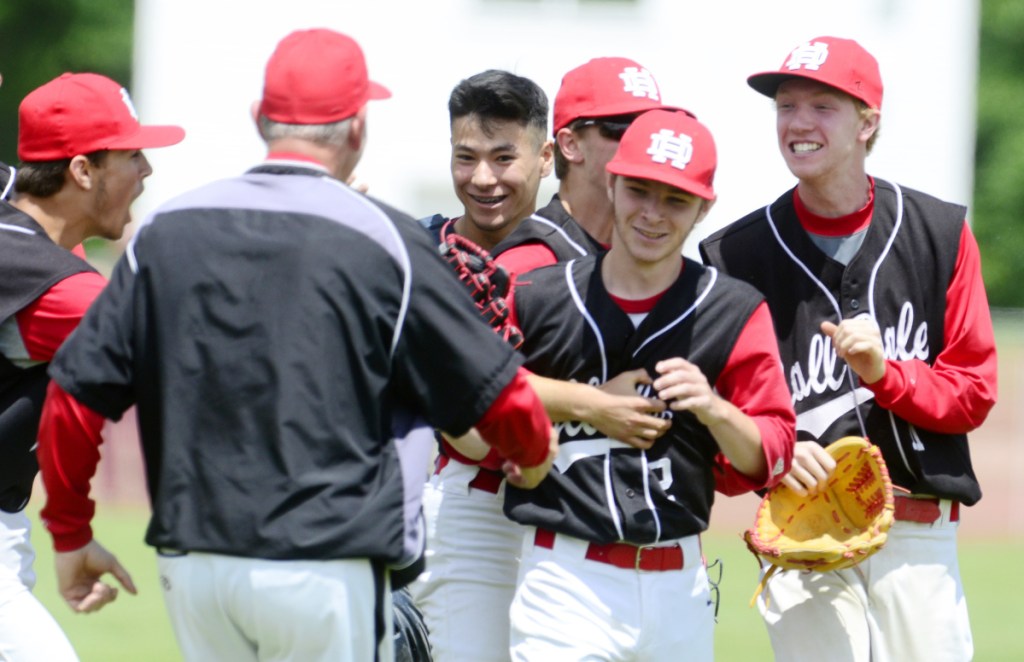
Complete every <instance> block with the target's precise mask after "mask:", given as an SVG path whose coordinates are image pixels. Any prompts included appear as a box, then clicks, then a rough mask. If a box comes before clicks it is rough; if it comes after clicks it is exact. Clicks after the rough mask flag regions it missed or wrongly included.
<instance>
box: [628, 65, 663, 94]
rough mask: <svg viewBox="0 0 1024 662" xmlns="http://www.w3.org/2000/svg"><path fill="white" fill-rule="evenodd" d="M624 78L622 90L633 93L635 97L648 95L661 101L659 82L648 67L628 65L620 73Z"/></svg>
mask: <svg viewBox="0 0 1024 662" xmlns="http://www.w3.org/2000/svg"><path fill="white" fill-rule="evenodd" d="M619 78H621V79H622V84H623V85H622V91H623V92H627V93H629V94H632V95H633V96H635V97H647V98H648V99H650V100H652V101H660V100H661V93H660V92H659V91H658V83H657V82H655V80H654V76H652V75H651V72H649V71H647V69H638V68H637V67H626V68H625V69H623V70H622V73H621V74H619Z"/></svg>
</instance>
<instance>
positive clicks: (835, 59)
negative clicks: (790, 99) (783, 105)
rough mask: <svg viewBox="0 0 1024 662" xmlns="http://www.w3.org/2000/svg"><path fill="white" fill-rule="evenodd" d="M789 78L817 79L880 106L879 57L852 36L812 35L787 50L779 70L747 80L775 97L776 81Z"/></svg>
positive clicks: (865, 101) (874, 105)
mask: <svg viewBox="0 0 1024 662" xmlns="http://www.w3.org/2000/svg"><path fill="white" fill-rule="evenodd" d="M790 78H808V79H810V80H816V81H818V82H819V83H824V84H825V85H829V86H831V87H834V88H836V89H838V90H840V91H842V92H845V93H847V94H849V95H850V96H852V97H854V98H856V99H860V100H861V101H863V102H864V103H866V104H867V105H868V106H869V107H870V108H874V109H875V110H881V109H882V74H881V72H879V70H878V61H877V60H876V59H875V58H874V56H872V55H871V53H868V52H867V51H866V50H864V47H863V46H861V45H860V44H858V43H857V42H855V41H853V40H852V39H840V38H838V37H817V38H815V39H812V40H810V41H808V42H806V43H803V44H801V45H799V46H797V47H796V48H794V49H793V50H792V51H790V53H789V55H788V56H786V59H785V60H784V61H783V62H782V66H781V67H779V69H778V71H765V72H762V73H759V74H754V75H753V76H750V77H749V78H747V83H748V84H749V85H750V87H752V88H754V89H755V90H757V91H758V92H760V93H761V94H764V95H765V96H769V97H772V98H773V99H774V98H775V92H776V91H777V90H778V88H779V85H781V84H782V83H783V81H786V80H789V79H790Z"/></svg>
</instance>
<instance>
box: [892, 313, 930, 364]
mask: <svg viewBox="0 0 1024 662" xmlns="http://www.w3.org/2000/svg"><path fill="white" fill-rule="evenodd" d="M911 340H912V341H913V344H911ZM882 346H883V348H884V349H885V358H887V359H896V360H897V361H909V360H911V359H920V360H922V361H927V360H928V357H929V356H930V355H931V351H930V350H929V348H928V322H927V321H925V322H921V323H920V324H918V325H917V328H916V329H915V328H914V306H912V305H911V303H910V302H909V301H907V302H905V303H904V304H903V308H902V309H901V310H900V319H899V322H898V323H897V325H896V326H895V327H891V326H887V327H886V328H884V329H882Z"/></svg>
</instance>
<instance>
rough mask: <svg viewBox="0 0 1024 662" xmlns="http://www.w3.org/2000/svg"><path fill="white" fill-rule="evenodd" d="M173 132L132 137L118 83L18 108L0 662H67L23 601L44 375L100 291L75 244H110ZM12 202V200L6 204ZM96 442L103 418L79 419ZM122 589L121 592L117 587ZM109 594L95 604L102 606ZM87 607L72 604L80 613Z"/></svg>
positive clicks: (0, 277)
mask: <svg viewBox="0 0 1024 662" xmlns="http://www.w3.org/2000/svg"><path fill="white" fill-rule="evenodd" d="M183 137H184V131H183V130H182V129H181V128H179V127H176V126H143V125H140V124H139V121H138V119H137V117H136V114H135V109H134V108H133V107H132V105H131V99H130V97H129V96H128V93H127V92H126V91H125V89H124V88H122V87H121V86H120V85H119V84H117V83H115V82H114V81H112V80H110V79H109V78H106V77H104V76H99V75H96V74H90V73H80V74H64V75H62V76H60V77H58V78H56V79H54V80H52V81H50V82H48V83H46V84H45V85H43V86H41V87H39V88H37V89H36V90H34V91H32V92H31V93H29V94H28V95H27V96H26V97H25V99H23V100H22V102H21V105H20V107H19V126H18V157H19V158H20V159H21V161H22V164H21V166H20V167H19V168H18V169H17V173H16V176H15V171H14V169H13V168H8V167H6V166H5V167H4V169H3V176H2V177H0V189H2V195H0V197H4V198H7V197H12V198H13V201H11V202H6V201H0V439H3V444H4V445H3V453H2V456H0V658H3V659H5V660H8V659H9V660H28V659H32V660H75V659H77V657H76V656H75V653H74V651H73V649H72V647H71V644H70V643H69V642H68V640H67V638H66V637H65V636H64V633H63V632H62V631H61V630H60V628H59V627H58V625H57V623H56V622H55V621H54V620H53V618H52V617H51V616H50V614H49V613H48V612H47V611H46V610H45V609H44V608H43V606H42V605H41V604H39V602H38V601H37V600H36V599H35V598H34V597H33V596H32V593H31V589H32V587H33V585H34V584H35V573H34V571H33V569H32V562H33V560H34V558H35V553H34V551H33V549H32V545H31V543H30V540H29V521H28V518H27V517H26V515H25V513H24V508H25V506H26V504H27V503H28V500H29V496H30V494H31V491H32V484H33V481H34V480H35V477H36V473H37V472H38V464H37V462H36V454H35V444H36V437H37V431H38V427H39V417H40V410H41V408H42V404H43V397H44V395H45V392H46V387H47V383H48V381H49V378H48V377H47V374H46V370H47V365H48V363H49V362H50V360H51V359H52V358H53V355H54V352H55V351H56V350H57V348H58V347H59V346H60V345H61V343H62V342H64V340H65V338H66V337H67V336H68V335H69V334H70V333H71V332H72V330H74V328H75V327H76V326H77V324H78V323H79V320H81V318H82V316H83V315H84V314H85V311H86V309H87V308H88V307H89V305H90V304H91V303H92V302H93V300H94V299H95V298H96V296H97V295H98V294H99V292H100V291H101V290H102V289H103V287H104V285H105V284H106V280H105V279H104V278H103V277H102V276H101V275H100V274H99V273H97V272H96V270H95V269H93V268H92V267H91V266H90V265H89V263H88V262H86V261H85V260H84V259H83V258H84V253H83V252H82V251H81V242H82V241H83V240H84V239H86V238H88V237H93V236H99V237H104V238H106V239H119V238H120V237H121V234H122V232H123V231H124V227H125V225H126V224H127V223H128V222H129V221H130V218H131V217H130V213H129V208H130V205H131V203H132V201H133V200H135V198H137V197H138V195H139V194H140V193H142V187H143V184H142V182H143V180H144V179H145V178H146V177H148V176H149V175H150V174H152V169H151V168H150V166H149V162H148V161H147V160H146V157H145V155H144V154H143V153H142V152H141V151H140V150H141V149H143V148H149V147H163V146H168V145H173V144H175V143H177V142H179V141H181V140H182V138H183ZM12 193H13V195H12ZM80 413H81V414H82V416H83V426H84V427H85V428H87V432H88V434H89V435H90V436H91V437H92V438H96V439H98V438H99V435H100V430H101V428H102V426H103V419H102V418H101V417H98V416H92V415H91V414H89V413H88V412H80ZM129 586H130V584H129ZM115 596H116V592H114V591H112V590H111V591H103V592H100V593H99V594H98V595H97V596H96V604H99V603H102V602H105V601H108V600H112V599H114V597H115ZM93 606H95V605H84V606H83V610H85V611H89V610H91V608H92V607H93Z"/></svg>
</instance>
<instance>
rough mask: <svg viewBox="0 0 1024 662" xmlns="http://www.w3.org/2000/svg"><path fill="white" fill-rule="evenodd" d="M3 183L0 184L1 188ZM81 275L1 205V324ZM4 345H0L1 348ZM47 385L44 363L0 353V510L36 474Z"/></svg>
mask: <svg viewBox="0 0 1024 662" xmlns="http://www.w3.org/2000/svg"><path fill="white" fill-rule="evenodd" d="M0 166H2V164H0ZM5 167H6V166H4V168H5ZM2 171H3V169H2V168H0V172H2ZM4 183H5V182H3V181H0V189H2V188H3V186H4ZM84 271H95V269H93V268H92V267H91V266H90V265H89V263H88V262H86V261H85V260H83V259H81V258H80V257H78V256H77V255H74V254H72V253H71V251H68V250H67V249H65V248H62V247H60V246H58V245H57V244H55V243H53V240H52V239H50V237H49V236H48V235H47V234H46V231H45V230H43V228H42V227H41V226H40V225H39V224H38V223H36V222H35V220H33V219H32V217H30V216H29V215H27V214H25V213H23V212H21V211H20V210H18V209H15V208H14V207H13V206H11V205H10V204H8V203H7V202H3V201H0V323H4V322H8V321H12V322H13V318H14V316H15V315H16V314H17V313H18V312H19V311H20V310H22V309H23V308H25V307H26V306H28V305H29V304H30V303H32V302H33V301H35V300H36V299H38V298H39V297H41V296H42V295H43V294H44V293H45V292H46V291H47V290H48V289H50V288H51V287H53V286H54V285H55V284H57V283H58V282H60V281H62V280H64V279H65V278H67V277H68V276H72V275H74V274H77V273H82V272H84ZM3 345H4V343H3V342H0V349H2V348H3ZM49 382H50V380H49V378H48V377H47V375H46V364H38V365H32V366H25V365H16V364H15V363H13V362H12V361H11V360H10V359H8V357H7V356H5V355H4V354H3V352H0V440H2V442H3V446H2V451H3V452H2V454H0V509H2V510H6V511H8V512H16V511H18V510H21V509H22V508H24V507H25V504H26V503H28V499H29V496H30V495H31V493H32V483H33V481H34V480H35V477H36V473H37V472H38V471H39V465H38V464H37V463H36V455H35V453H34V452H32V448H33V447H34V446H35V443H36V436H37V434H38V432H39V417H40V413H41V411H42V404H43V399H44V397H45V395H46V386H47V385H48V384H49Z"/></svg>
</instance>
